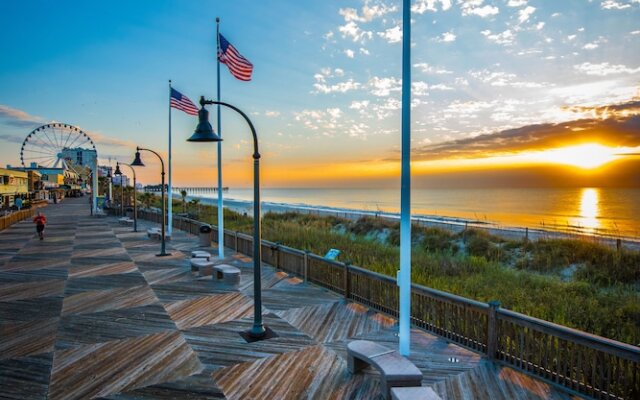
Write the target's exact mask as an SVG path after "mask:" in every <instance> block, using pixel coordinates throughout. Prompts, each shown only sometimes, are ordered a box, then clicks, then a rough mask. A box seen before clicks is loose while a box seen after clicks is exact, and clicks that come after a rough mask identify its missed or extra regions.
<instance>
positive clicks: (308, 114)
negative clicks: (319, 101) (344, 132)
mask: <svg viewBox="0 0 640 400" xmlns="http://www.w3.org/2000/svg"><path fill="white" fill-rule="evenodd" d="M293 115H294V119H295V120H296V121H298V122H301V123H302V124H303V125H304V126H305V127H306V128H307V129H309V130H312V131H322V134H323V135H325V136H333V132H335V131H336V130H339V128H340V125H339V120H340V118H341V117H342V110H340V108H337V107H336V108H326V109H324V110H306V109H305V110H302V111H300V112H295V113H293Z"/></svg>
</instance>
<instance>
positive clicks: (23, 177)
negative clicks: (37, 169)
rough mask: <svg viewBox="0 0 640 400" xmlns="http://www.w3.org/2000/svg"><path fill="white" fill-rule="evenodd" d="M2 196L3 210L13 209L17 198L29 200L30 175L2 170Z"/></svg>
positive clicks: (0, 185) (0, 175)
mask: <svg viewBox="0 0 640 400" xmlns="http://www.w3.org/2000/svg"><path fill="white" fill-rule="evenodd" d="M0 196H1V198H2V203H1V205H0V207H2V208H10V207H13V206H14V204H15V199H16V197H21V198H29V174H28V173H27V172H25V171H16V170H12V169H7V168H0Z"/></svg>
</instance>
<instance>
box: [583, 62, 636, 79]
mask: <svg viewBox="0 0 640 400" xmlns="http://www.w3.org/2000/svg"><path fill="white" fill-rule="evenodd" d="M573 68H574V69H575V70H577V71H579V72H582V73H584V74H587V75H595V76H607V75H619V74H637V73H639V72H640V67H637V68H630V67H627V66H626V65H622V64H618V65H614V64H609V63H608V62H603V63H599V64H593V63H590V62H585V63H582V64H579V65H574V66H573Z"/></svg>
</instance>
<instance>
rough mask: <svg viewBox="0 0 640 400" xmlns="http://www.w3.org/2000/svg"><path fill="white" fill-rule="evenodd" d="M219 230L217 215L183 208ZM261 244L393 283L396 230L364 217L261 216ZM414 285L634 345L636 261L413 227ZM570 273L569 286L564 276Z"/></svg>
mask: <svg viewBox="0 0 640 400" xmlns="http://www.w3.org/2000/svg"><path fill="white" fill-rule="evenodd" d="M189 212H190V213H194V214H196V213H197V215H192V216H197V217H198V219H199V220H201V221H205V222H208V223H211V224H214V225H215V224H216V223H217V209H216V208H215V207H212V206H207V205H198V206H197V207H196V206H194V205H190V206H189ZM252 223H253V220H252V218H251V217H249V216H245V215H242V214H239V213H235V212H232V211H229V210H225V228H226V229H230V230H236V231H240V232H243V233H247V234H251V233H252V229H253V225H252ZM262 237H263V238H264V239H267V240H270V241H273V242H277V243H281V244H283V245H286V246H289V247H293V248H297V249H300V250H308V251H311V252H313V253H315V254H319V255H324V254H325V253H326V252H327V251H328V250H329V249H330V248H337V249H340V250H341V251H342V253H341V254H340V257H339V259H340V260H341V261H348V262H350V263H352V264H353V265H357V266H360V267H363V268H366V269H369V270H372V271H376V272H379V273H383V274H386V275H389V276H395V274H396V270H397V268H398V265H399V249H398V243H399V224H398V223H396V222H392V221H388V220H384V219H381V218H374V217H365V218H361V219H360V220H358V221H350V220H346V219H342V218H337V217H320V216H315V215H308V214H299V213H293V212H290V213H279V214H276V213H266V214H265V215H264V217H263V220H262ZM412 242H413V250H412V280H413V282H415V283H418V284H421V285H424V286H428V287H432V288H435V289H439V290H443V291H446V292H450V293H454V294H457V295H460V296H464V297H467V298H470V299H474V300H478V301H483V302H488V301H490V300H498V301H500V302H501V303H502V306H503V307H505V308H508V309H511V310H514V311H518V312H521V313H524V314H527V315H530V316H533V317H536V318H541V319H544V320H547V321H551V322H555V323H558V324H561V325H565V326H568V327H572V328H576V329H580V330H583V331H586V332H590V333H594V334H597V335H600V336H604V337H608V338H612V339H615V340H619V341H623V342H627V343H631V344H636V345H637V344H638V343H640V295H639V291H638V288H639V287H640V252H637V251H631V250H624V249H622V250H619V251H618V250H616V249H615V248H611V247H609V246H606V245H603V244H599V243H595V242H590V241H585V240H574V239H541V240H536V241H528V242H525V241H514V240H505V239H503V238H500V237H497V236H493V235H490V234H488V233H487V232H485V231H481V230H473V229H469V230H467V231H465V232H462V233H458V234H455V233H451V232H449V231H446V230H444V229H439V228H425V227H417V226H414V227H413V230H412ZM567 268H569V269H571V268H573V273H571V274H569V276H567V274H566V273H563V271H565V270H566V269H567Z"/></svg>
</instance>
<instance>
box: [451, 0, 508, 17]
mask: <svg viewBox="0 0 640 400" xmlns="http://www.w3.org/2000/svg"><path fill="white" fill-rule="evenodd" d="M483 3H484V0H458V4H460V8H461V9H462V15H463V16H468V15H477V16H479V17H481V18H486V17H490V16H492V15H497V14H498V13H499V12H500V9H499V8H498V7H495V6H490V5H485V6H483V5H482V4H483Z"/></svg>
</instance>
